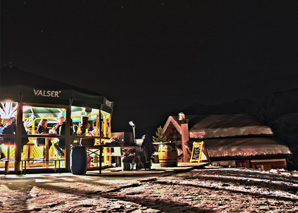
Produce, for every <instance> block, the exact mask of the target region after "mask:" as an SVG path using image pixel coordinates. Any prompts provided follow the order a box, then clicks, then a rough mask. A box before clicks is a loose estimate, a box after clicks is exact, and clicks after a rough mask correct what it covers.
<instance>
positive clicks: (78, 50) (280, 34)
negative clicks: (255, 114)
mask: <svg viewBox="0 0 298 213" xmlns="http://www.w3.org/2000/svg"><path fill="white" fill-rule="evenodd" d="M296 6H297V4H295V2H286V3H285V2H280V1H273V2H272V1H263V2H259V1H249V2H239V1H232V2H229V3H227V2H226V1H215V2H210V1H189V2H182V1H178V0H177V1H176V0H175V1H171V2H168V1H153V2H148V1H137V2H136V1H113V2H110V1H76V2H73V1H63V2H61V1H53V0H52V1H43V2H42V3H41V2H39V1H33V0H27V1H16V0H2V1H1V65H4V64H12V65H13V66H16V67H18V68H20V69H22V70H24V71H28V72H32V73H35V74H39V75H42V76H45V77H48V78H53V79H56V80H59V81H62V82H65V83H68V84H71V85H74V86H78V87H82V88H84V89H87V90H90V91H94V92H97V93H100V94H103V95H105V96H106V97H107V98H108V99H111V100H112V101H114V102H115V107H114V114H113V124H112V128H113V127H114V129H120V128H124V129H129V128H130V127H129V125H128V121H129V120H134V121H135V123H136V126H137V128H145V127H151V126H154V125H158V122H159V121H160V120H163V119H166V118H167V117H168V116H169V115H171V113H174V112H176V111H177V110H179V109H183V108H184V107H187V106H190V105H191V104H193V103H200V104H206V105H214V104H219V103H222V102H228V101H234V100H236V99H250V100H254V101H261V100H262V99H263V98H265V97H266V96H267V95H269V94H271V93H273V92H278V91H283V90H287V89H292V88H296V87H297V83H296V79H297V78H298V72H297V68H298V63H297V60H296V58H297V55H298V54H297V51H298V48H297V47H298V41H297V36H298V31H297V27H296V26H297V24H298V14H297V12H296V10H295V9H296Z"/></svg>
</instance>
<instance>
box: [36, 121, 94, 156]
mask: <svg viewBox="0 0 298 213" xmlns="http://www.w3.org/2000/svg"><path fill="white" fill-rule="evenodd" d="M47 124H48V120H47V119H42V120H41V121H40V123H39V125H38V127H37V134H49V132H50V131H51V132H52V133H54V134H58V135H65V118H64V117H63V116H60V117H59V123H58V124H57V125H55V126H54V127H53V128H52V129H51V130H49V129H48V127H47ZM92 130H93V128H92V125H91V124H90V123H89V122H88V117H87V116H83V117H82V125H81V127H80V128H78V129H77V130H76V129H74V128H73V126H72V120H71V121H70V135H74V134H76V135H86V134H87V133H88V134H89V133H92ZM37 143H38V145H45V139H44V138H38V139H37ZM51 145H52V144H51V143H50V146H51ZM54 147H55V149H56V151H57V153H58V155H59V156H60V157H62V156H64V151H63V150H65V138H60V139H59V141H58V142H56V143H54Z"/></svg>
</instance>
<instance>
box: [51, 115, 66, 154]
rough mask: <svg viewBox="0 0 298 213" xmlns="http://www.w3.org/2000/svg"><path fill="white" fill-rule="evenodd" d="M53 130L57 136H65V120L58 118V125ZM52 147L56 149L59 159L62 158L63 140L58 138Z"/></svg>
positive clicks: (61, 117)
mask: <svg viewBox="0 0 298 213" xmlns="http://www.w3.org/2000/svg"><path fill="white" fill-rule="evenodd" d="M53 130H54V131H55V132H56V133H57V134H58V135H65V119H64V117H63V116H60V117H59V123H58V124H57V125H56V126H54V128H53ZM54 147H55V148H56V150H57V152H58V155H59V156H60V157H63V156H64V151H63V150H64V149H65V138H60V139H59V141H58V142H57V143H55V144H54Z"/></svg>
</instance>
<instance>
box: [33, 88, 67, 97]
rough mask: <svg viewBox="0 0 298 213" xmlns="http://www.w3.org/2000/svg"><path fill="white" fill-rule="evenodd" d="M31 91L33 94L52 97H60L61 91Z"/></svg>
mask: <svg viewBox="0 0 298 213" xmlns="http://www.w3.org/2000/svg"><path fill="white" fill-rule="evenodd" d="M33 92H34V95H35V96H42V97H52V98H60V97H59V93H61V91H52V90H39V89H33Z"/></svg>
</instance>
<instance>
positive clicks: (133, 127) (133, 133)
mask: <svg viewBox="0 0 298 213" xmlns="http://www.w3.org/2000/svg"><path fill="white" fill-rule="evenodd" d="M128 124H129V125H130V126H131V127H132V137H133V142H134V143H135V144H136V131H135V128H136V125H135V124H134V123H133V121H129V122H128Z"/></svg>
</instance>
